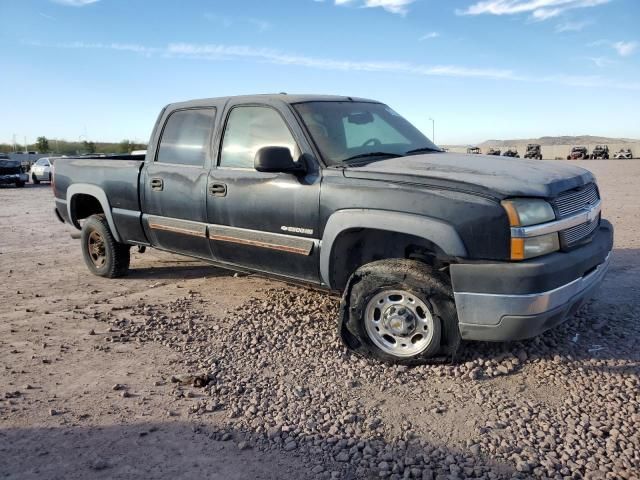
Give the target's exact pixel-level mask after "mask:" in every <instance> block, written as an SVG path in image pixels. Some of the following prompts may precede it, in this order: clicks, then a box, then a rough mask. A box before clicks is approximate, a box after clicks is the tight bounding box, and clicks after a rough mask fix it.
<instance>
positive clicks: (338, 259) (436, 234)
mask: <svg viewBox="0 0 640 480" xmlns="http://www.w3.org/2000/svg"><path fill="white" fill-rule="evenodd" d="M363 242H364V244H365V248H364V249H363V248H362V247H363ZM390 242H394V244H393V245H387V243H390ZM414 246H415V247H417V249H418V250H419V249H424V250H425V251H428V252H430V253H431V254H433V256H434V257H436V258H437V259H441V260H442V259H447V258H449V259H450V258H454V257H466V253H467V252H466V248H465V246H464V243H463V242H462V239H461V238H460V236H459V235H458V233H457V232H456V230H455V228H454V227H453V226H452V225H451V224H449V223H446V222H443V221H442V220H438V219H435V218H431V217H426V216H422V215H415V214H411V213H403V212H395V211H388V210H372V209H346V210H339V211H337V212H335V213H334V214H332V215H331V216H330V217H329V220H328V221H327V224H326V226H325V229H324V234H323V236H322V248H321V250H320V275H321V278H322V281H323V282H324V283H325V284H326V285H327V286H329V288H331V289H335V290H342V289H343V288H344V287H345V286H346V284H347V281H348V279H349V277H350V276H351V274H352V273H353V271H355V270H356V269H357V268H359V267H360V266H361V265H362V264H364V263H368V262H369V261H375V260H378V259H381V258H392V257H398V256H399V257H401V258H406V257H407V248H413V247H414ZM354 247H358V251H359V252H360V254H359V255H358V256H354V255H349V250H352V249H354Z"/></svg>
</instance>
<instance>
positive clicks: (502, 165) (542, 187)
mask: <svg viewBox="0 0 640 480" xmlns="http://www.w3.org/2000/svg"><path fill="white" fill-rule="evenodd" d="M344 176H345V177H347V178H361V179H368V180H380V181H385V182H397V183H413V184H422V185H429V186H435V187H442V188H453V189H457V190H463V191H469V192H473V193H480V194H483V195H489V196H492V197H497V198H506V197H516V196H518V197H519V196H524V197H545V198H551V197H554V196H556V195H557V194H558V193H560V192H563V191H565V190H571V189H573V188H577V187H580V186H582V185H586V184H587V183H590V182H592V181H594V177H593V175H592V174H591V172H589V171H588V170H585V169H584V168H580V167H576V166H574V165H567V164H564V163H560V162H555V161H543V160H521V159H517V158H504V157H496V156H486V155H465V154H457V153H444V152H443V153H429V154H424V155H410V156H407V157H398V158H389V159H385V160H378V161H374V162H371V163H368V164H366V165H362V166H355V165H354V166H347V167H345V169H344Z"/></svg>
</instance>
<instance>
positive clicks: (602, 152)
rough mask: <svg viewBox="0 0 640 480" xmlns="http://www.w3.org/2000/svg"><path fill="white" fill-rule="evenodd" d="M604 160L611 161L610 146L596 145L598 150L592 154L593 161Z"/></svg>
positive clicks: (595, 149)
mask: <svg viewBox="0 0 640 480" xmlns="http://www.w3.org/2000/svg"><path fill="white" fill-rule="evenodd" d="M600 158H601V159H604V160H609V145H596V148H594V149H593V152H591V159H592V160H596V159H600Z"/></svg>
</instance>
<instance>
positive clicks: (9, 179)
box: [0, 173, 29, 185]
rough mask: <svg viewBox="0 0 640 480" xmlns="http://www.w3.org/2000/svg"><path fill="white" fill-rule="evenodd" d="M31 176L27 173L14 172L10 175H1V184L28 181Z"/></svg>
mask: <svg viewBox="0 0 640 480" xmlns="http://www.w3.org/2000/svg"><path fill="white" fill-rule="evenodd" d="M28 181H29V176H28V175H27V174H26V173H12V174H9V175H0V185H6V184H13V183H19V182H22V183H27V182H28Z"/></svg>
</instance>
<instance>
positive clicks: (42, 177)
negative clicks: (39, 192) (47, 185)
mask: <svg viewBox="0 0 640 480" xmlns="http://www.w3.org/2000/svg"><path fill="white" fill-rule="evenodd" d="M52 168H53V159H51V158H49V157H42V158H39V159H38V161H37V162H36V163H34V164H33V165H32V166H31V170H30V171H29V178H31V181H32V182H33V183H36V184H38V183H40V182H50V181H51V169H52Z"/></svg>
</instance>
